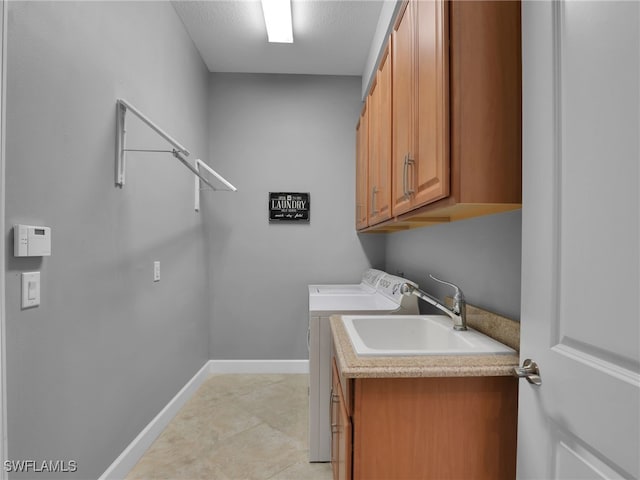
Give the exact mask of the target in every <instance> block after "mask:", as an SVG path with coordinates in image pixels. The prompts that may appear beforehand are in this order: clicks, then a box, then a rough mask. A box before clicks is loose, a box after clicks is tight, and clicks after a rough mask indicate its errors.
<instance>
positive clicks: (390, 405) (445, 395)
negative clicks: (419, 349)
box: [334, 370, 518, 480]
mask: <svg viewBox="0 0 640 480" xmlns="http://www.w3.org/2000/svg"><path fill="white" fill-rule="evenodd" d="M334 376H335V377H338V379H334V383H335V385H336V386H339V385H340V377H339V372H338V371H337V370H334ZM342 382H343V384H346V385H347V389H348V390H349V391H350V395H347V398H350V402H351V410H350V411H349V400H346V401H345V398H344V397H343V399H342V401H343V402H344V403H346V405H345V407H346V410H347V411H348V413H349V414H350V416H351V422H352V429H353V439H352V442H353V443H352V446H351V447H345V446H344V444H343V443H339V444H338V445H337V446H338V447H340V448H341V449H342V450H341V451H340V455H349V451H350V450H352V463H353V465H352V470H351V475H352V476H351V477H350V476H349V472H348V470H347V472H346V473H345V472H344V471H342V472H341V473H340V475H341V476H334V478H339V479H342V478H353V479H355V480H365V479H366V480H370V479H377V480H383V479H389V480H392V479H393V480H400V479H426V480H429V479H433V480H436V479H437V480H446V479H451V480H453V479H474V480H478V479H480V480H481V479H486V480H500V479H504V480H507V479H509V480H512V479H514V478H515V475H516V440H517V410H518V408H517V393H518V383H517V379H515V378H512V377H446V378H442V377H438V378H358V379H346V380H345V379H342ZM344 403H343V405H344ZM336 438H340V437H339V436H337V437H334V441H336ZM337 441H339V442H341V441H342V440H337ZM346 464H347V462H345V465H346ZM340 465H342V464H340ZM334 472H335V471H334ZM342 475H347V476H346V477H345V476H342Z"/></svg>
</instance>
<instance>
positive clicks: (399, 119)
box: [392, 0, 449, 215]
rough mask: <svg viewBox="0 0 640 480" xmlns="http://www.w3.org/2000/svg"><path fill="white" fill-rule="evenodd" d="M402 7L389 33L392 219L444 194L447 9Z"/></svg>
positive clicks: (438, 0)
mask: <svg viewBox="0 0 640 480" xmlns="http://www.w3.org/2000/svg"><path fill="white" fill-rule="evenodd" d="M403 8H404V10H403V11H402V12H401V14H400V16H399V17H398V20H397V22H396V25H395V28H394V30H393V34H392V35H393V45H394V50H393V53H394V57H393V60H394V62H393V67H394V68H393V122H394V128H393V133H394V149H393V151H394V156H393V159H394V160H393V161H394V166H393V172H394V176H395V179H394V182H393V183H394V195H393V199H394V203H393V214H394V215H400V214H402V213H405V212H407V211H409V210H413V209H415V208H416V207H419V206H421V205H424V204H427V203H430V202H433V201H434V200H438V199H440V198H443V197H446V196H447V195H448V194H449V94H448V92H449V88H448V78H449V71H448V19H447V4H446V3H445V2H444V1H442V0H435V1H431V0H428V1H424V0H421V1H414V0H411V1H409V2H407V3H406V4H405V5H404V6H403Z"/></svg>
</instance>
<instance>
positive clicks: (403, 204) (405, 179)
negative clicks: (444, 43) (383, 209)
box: [391, 2, 415, 215]
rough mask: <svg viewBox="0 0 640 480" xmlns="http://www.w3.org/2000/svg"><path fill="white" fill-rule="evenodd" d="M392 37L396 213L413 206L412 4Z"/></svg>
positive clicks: (393, 197) (402, 13) (393, 163)
mask: <svg viewBox="0 0 640 480" xmlns="http://www.w3.org/2000/svg"><path fill="white" fill-rule="evenodd" d="M402 9H403V10H402V11H401V12H400V14H399V16H398V20H397V21H396V24H395V26H394V28H393V32H392V36H391V45H392V52H393V53H392V55H391V61H392V77H393V82H392V88H391V91H392V104H393V106H392V110H393V115H392V119H393V120H392V125H393V127H392V144H393V147H392V152H393V155H392V172H393V173H392V189H391V198H392V211H393V214H394V215H398V214H399V213H402V212H406V211H408V210H410V209H411V200H410V195H409V191H410V188H409V161H410V159H412V158H413V157H414V156H415V151H414V145H415V138H414V131H413V128H414V118H413V98H414V85H415V82H414V77H415V72H414V61H413V52H414V50H413V39H414V28H415V26H414V12H413V3H409V2H407V3H405V4H404V5H403V7H402Z"/></svg>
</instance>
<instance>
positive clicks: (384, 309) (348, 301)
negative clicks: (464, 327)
mask: <svg viewBox="0 0 640 480" xmlns="http://www.w3.org/2000/svg"><path fill="white" fill-rule="evenodd" d="M368 272H369V271H368ZM376 272H379V271H376ZM365 274H367V272H365ZM374 277H375V279H374V280H373V281H375V289H371V291H369V292H366V291H364V289H361V290H360V291H357V289H356V288H355V285H309V330H308V336H307V340H308V347H309V461H310V462H329V461H331V425H330V424H331V420H330V412H329V403H330V395H331V350H332V341H331V328H330V326H329V317H330V316H331V315H334V314H344V315H358V314H366V315H371V314H376V313H379V314H385V315H387V314H400V315H415V314H418V313H419V310H418V299H417V297H415V296H413V295H411V296H407V295H403V294H402V293H401V292H400V286H401V285H402V284H403V283H412V284H413V282H410V281H409V280H407V279H405V278H402V277H396V276H394V275H389V274H387V273H384V272H383V274H382V275H379V276H376V275H375V273H374V274H372V275H371V276H370V277H369V280H367V281H366V282H365V279H364V275H363V284H365V285H363V284H360V285H363V286H364V287H365V288H368V287H372V285H371V283H370V282H371V281H372V280H371V279H372V278H374ZM414 285H415V284H414ZM416 286H417V285H416ZM341 287H346V288H341ZM330 292H333V293H330Z"/></svg>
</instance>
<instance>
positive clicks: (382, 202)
mask: <svg viewBox="0 0 640 480" xmlns="http://www.w3.org/2000/svg"><path fill="white" fill-rule="evenodd" d="M370 102H371V107H370V112H369V132H370V134H369V139H370V141H369V200H370V202H371V207H370V209H369V225H375V224H377V223H380V222H382V221H384V220H388V219H389V218H391V56H390V52H389V46H388V45H387V48H386V49H385V51H384V52H383V54H382V58H381V60H380V66H379V68H378V72H377V75H376V81H375V83H374V86H373V87H372V88H371V96H370ZM374 116H375V127H374V120H373V117H374ZM372 149H374V151H372Z"/></svg>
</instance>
